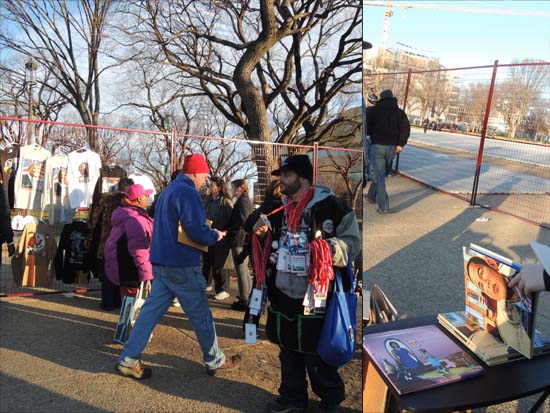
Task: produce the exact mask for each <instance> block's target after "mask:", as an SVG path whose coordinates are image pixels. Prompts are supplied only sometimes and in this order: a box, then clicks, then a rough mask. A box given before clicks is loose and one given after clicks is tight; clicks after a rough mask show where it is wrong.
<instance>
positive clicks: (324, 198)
mask: <svg viewBox="0 0 550 413" xmlns="http://www.w3.org/2000/svg"><path fill="white" fill-rule="evenodd" d="M272 175H275V176H278V177H279V179H280V187H281V192H282V193H283V195H284V197H283V199H282V203H283V206H284V208H283V209H282V210H280V211H278V212H276V213H274V214H272V215H271V216H270V217H269V218H268V219H269V221H270V224H271V239H272V240H273V241H275V242H272V243H271V250H270V251H269V252H270V253H271V255H270V259H269V260H268V263H267V268H266V271H265V274H266V286H267V295H268V298H269V303H270V307H269V308H268V311H267V323H266V328H265V330H266V335H267V337H268V339H269V340H270V341H271V342H273V343H274V344H277V345H279V347H280V353H279V359H280V362H281V385H280V386H279V394H280V397H279V398H277V399H276V400H273V401H272V402H271V403H269V406H268V411H269V412H271V413H276V412H291V411H292V412H298V411H305V410H306V409H307V407H308V406H307V405H308V398H309V397H308V393H307V388H308V384H307V379H306V374H307V376H309V380H310V383H311V384H312V389H313V391H314V392H315V393H316V394H317V395H318V396H319V398H320V399H321V402H320V403H319V411H323V412H324V411H327V412H328V411H336V409H337V407H338V406H339V405H340V403H342V401H344V400H345V385H344V382H343V380H342V378H341V377H340V374H339V372H338V367H336V366H332V365H329V364H328V363H326V362H325V361H324V360H323V359H321V357H320V356H319V354H318V352H317V348H318V344H319V337H320V335H321V331H322V328H323V323H324V316H323V314H324V308H323V306H322V305H320V306H317V305H316V304H315V303H314V302H313V303H312V302H311V300H309V298H308V297H309V295H308V294H307V293H308V291H312V290H313V289H315V288H317V287H315V286H314V285H313V283H312V282H311V281H313V280H312V279H311V278H312V277H311V276H312V275H313V274H312V269H313V268H315V269H316V270H315V273H316V274H317V275H318V276H321V275H325V274H327V273H328V272H327V271H319V269H320V268H326V267H327V266H331V265H332V267H333V271H336V268H338V270H339V271H340V273H341V275H342V282H343V287H344V290H346V291H347V290H349V289H350V288H351V286H352V285H353V277H354V275H353V271H350V270H348V268H351V265H349V266H348V264H351V262H353V260H354V259H355V258H356V257H357V255H358V254H359V252H360V251H361V234H360V232H359V226H358V224H357V218H356V216H355V213H354V212H353V210H352V209H351V208H350V207H349V206H348V205H346V203H345V202H344V201H343V200H342V199H340V198H337V197H336V196H335V195H334V193H333V192H332V190H331V189H330V188H328V187H326V186H323V185H315V186H314V185H313V166H312V165H311V162H310V159H309V157H308V156H307V155H294V156H290V157H288V158H286V159H285V160H284V161H283V162H282V163H281V164H280V167H279V169H277V170H275V171H273V172H272ZM264 218H265V216H264ZM262 225H263V228H262ZM253 228H255V231H256V230H257V231H258V233H260V234H261V233H264V234H265V236H267V234H268V233H269V231H270V228H269V226H268V225H266V223H265V221H264V220H263V219H262V217H260V218H259V219H258V222H257V223H256V224H255V225H254V226H253ZM313 244H315V251H316V252H319V251H323V253H322V254H313V253H312V251H313V248H314V247H313ZM319 248H320V249H319ZM307 263H309V265H308V264H307ZM327 278H328V275H327ZM326 282H327V283H328V286H327V290H326V294H327V296H326V305H328V303H329V302H330V299H331V298H332V291H333V290H334V281H330V280H328V279H327V280H326ZM310 289H311V290H310ZM304 302H305V305H304ZM308 304H309V305H308ZM316 306H317V308H315V307H316ZM325 308H326V307H325ZM297 320H298V321H297Z"/></svg>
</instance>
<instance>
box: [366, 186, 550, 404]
mask: <svg viewBox="0 0 550 413" xmlns="http://www.w3.org/2000/svg"><path fill="white" fill-rule="evenodd" d="M387 185H388V193H389V196H390V208H391V212H392V213H390V214H387V215H380V214H378V213H377V212H376V205H373V204H370V203H368V202H367V201H366V198H365V200H364V201H365V202H364V203H363V205H364V213H363V222H364V229H363V263H364V265H363V268H364V270H365V272H364V281H363V283H364V288H366V289H368V288H370V287H372V285H373V284H375V283H376V284H378V285H380V286H381V287H382V289H383V290H384V291H385V292H386V294H387V295H388V297H389V299H390V300H391V301H392V302H393V304H394V305H395V306H396V307H397V309H398V310H399V311H400V312H402V313H406V314H407V315H409V316H411V317H414V316H421V315H428V314H435V313H439V312H446V311H456V310H459V309H463V308H464V278H463V277H464V275H463V270H462V268H463V263H462V246H463V245H468V244H470V243H474V244H478V245H481V246H486V247H488V248H490V249H492V250H493V251H495V252H497V253H500V254H502V255H505V256H508V257H509V258H511V259H513V260H516V261H518V262H521V263H533V262H536V258H535V256H534V254H533V253H532V251H531V249H530V247H529V245H528V243H529V241H531V240H536V241H538V242H541V243H545V244H547V245H550V230H545V229H541V228H540V227H537V226H534V225H531V224H527V223H524V222H522V221H520V220H518V219H516V218H512V217H510V216H507V215H503V214H499V213H496V212H491V211H489V210H487V209H484V208H470V207H469V206H468V204H467V203H466V202H464V201H462V200H459V199H457V198H455V197H453V196H450V195H446V194H443V193H440V192H437V191H434V190H432V189H429V188H427V187H425V186H422V185H420V184H418V183H416V182H414V181H412V180H410V179H407V178H405V177H402V176H393V177H390V178H389V179H388V180H387ZM478 218H487V219H488V221H487V222H480V221H477V219H478ZM549 221H550V214H549ZM540 301H541V302H540V307H539V311H540V313H539V314H540V316H541V317H539V320H538V327H540V328H541V329H542V330H543V331H546V332H550V293H543V294H541V300H540ZM533 401H534V398H532V397H531V398H527V399H523V400H520V401H516V402H511V403H505V404H502V405H499V406H492V407H490V408H487V409H478V410H476V412H527V411H528V410H529V407H530V406H531V405H532V404H533ZM539 411H544V412H550V402H549V401H548V400H547V401H546V403H545V405H544V408H543V409H541V410H539Z"/></svg>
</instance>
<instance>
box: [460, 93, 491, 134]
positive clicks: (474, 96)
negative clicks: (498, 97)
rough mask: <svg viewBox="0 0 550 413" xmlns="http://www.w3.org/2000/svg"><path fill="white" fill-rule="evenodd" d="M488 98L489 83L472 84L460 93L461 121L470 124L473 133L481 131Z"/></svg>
mask: <svg viewBox="0 0 550 413" xmlns="http://www.w3.org/2000/svg"><path fill="white" fill-rule="evenodd" d="M488 96H489V83H488V82H476V83H471V84H469V85H467V86H466V87H465V88H463V89H462V90H461V92H460V95H459V102H460V106H461V108H462V110H461V114H460V117H461V118H460V120H462V121H465V122H467V123H468V125H469V128H470V131H471V132H475V133H477V132H480V131H481V127H482V125H483V118H484V116H485V107H486V105H487V97H488Z"/></svg>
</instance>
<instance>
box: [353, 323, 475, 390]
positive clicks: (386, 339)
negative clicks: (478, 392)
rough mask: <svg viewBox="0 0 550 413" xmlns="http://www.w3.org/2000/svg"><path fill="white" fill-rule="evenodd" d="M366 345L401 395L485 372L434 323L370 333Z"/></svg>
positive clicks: (366, 349)
mask: <svg viewBox="0 0 550 413" xmlns="http://www.w3.org/2000/svg"><path fill="white" fill-rule="evenodd" d="M363 348H364V350H365V351H366V352H367V354H368V356H369V358H370V359H371V360H372V362H373V363H375V364H376V365H377V366H378V369H379V370H380V371H381V372H382V373H383V374H384V376H386V378H387V379H388V381H389V382H390V383H391V384H392V386H393V387H394V388H395V390H396V391H397V393H399V394H407V393H413V392H417V391H420V390H424V389H429V388H432V387H438V386H443V385H446V384H449V383H454V382H457V381H462V380H466V379H468V378H472V377H476V376H479V375H481V374H484V372H485V370H484V369H483V367H482V366H481V365H480V364H479V363H478V362H477V361H476V360H475V359H474V358H473V357H472V356H471V355H470V354H468V353H467V352H465V351H464V350H462V349H461V348H460V347H459V346H458V344H456V343H455V342H454V341H453V340H451V339H450V338H449V337H447V335H446V334H445V333H443V332H442V331H441V330H440V329H439V328H438V327H437V326H434V325H429V326H422V327H414V328H408V329H404V330H395V331H387V332H384V333H375V334H366V335H365V336H364V338H363Z"/></svg>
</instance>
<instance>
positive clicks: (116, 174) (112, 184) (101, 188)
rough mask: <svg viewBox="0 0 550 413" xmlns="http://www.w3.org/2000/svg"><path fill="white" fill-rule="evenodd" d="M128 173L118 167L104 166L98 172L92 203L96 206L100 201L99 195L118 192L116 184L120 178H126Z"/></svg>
mask: <svg viewBox="0 0 550 413" xmlns="http://www.w3.org/2000/svg"><path fill="white" fill-rule="evenodd" d="M127 176H128V173H127V172H126V171H125V170H124V168H122V167H120V166H118V165H106V166H103V167H101V169H100V170H99V179H98V180H97V183H96V186H95V189H94V197H93V203H94V204H97V203H98V202H99V200H100V199H101V195H103V194H106V193H109V192H116V191H118V183H119V181H120V178H126V177H127Z"/></svg>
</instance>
